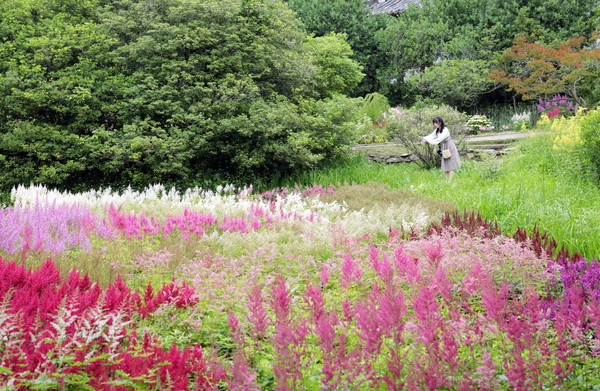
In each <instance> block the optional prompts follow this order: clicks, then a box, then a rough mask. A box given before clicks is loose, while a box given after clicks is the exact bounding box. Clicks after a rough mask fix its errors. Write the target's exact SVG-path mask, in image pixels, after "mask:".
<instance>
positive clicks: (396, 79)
mask: <svg viewBox="0 0 600 391" xmlns="http://www.w3.org/2000/svg"><path fill="white" fill-rule="evenodd" d="M594 5H595V1H594V0H566V1H559V0H548V1H546V0H544V1H541V0H534V1H526V0H498V1H479V0H431V1H424V2H421V4H420V5H419V6H417V5H413V6H409V7H408V8H407V9H406V11H405V12H403V13H401V14H400V15H399V17H398V18H396V19H395V20H394V22H392V23H390V24H389V25H388V27H387V28H386V29H385V30H383V31H382V32H381V33H380V34H379V36H378V37H379V39H380V42H381V45H382V47H384V48H385V49H386V53H388V54H389V56H390V59H391V65H390V67H389V69H388V75H389V80H390V81H392V82H393V84H392V85H390V89H391V90H394V89H395V90H397V91H400V93H399V94H398V97H399V98H402V97H404V98H406V96H403V95H402V91H405V92H406V91H409V92H411V93H412V92H414V90H410V89H409V87H410V86H411V84H405V83H404V81H405V76H407V75H409V74H414V73H417V74H421V73H422V72H423V71H425V69H426V68H428V69H429V70H430V72H433V70H434V69H435V68H436V67H440V68H442V69H440V72H444V73H448V70H449V67H451V66H454V65H456V66H459V65H460V66H464V63H463V62H454V63H446V61H449V60H471V61H478V62H479V61H483V62H485V63H486V66H484V67H480V68H481V72H482V73H480V74H479V75H477V76H476V79H478V80H481V79H482V78H483V76H484V75H485V68H486V67H492V65H493V63H494V60H495V59H496V57H497V56H498V55H499V54H500V53H502V52H503V51H504V50H505V49H506V48H508V47H510V46H511V44H512V41H513V39H514V37H515V36H517V35H522V36H526V37H530V38H531V39H533V40H536V41H539V42H541V43H546V44H550V43H554V42H560V41H564V40H566V39H568V38H570V37H573V36H585V37H588V38H589V37H590V35H591V32H592V31H593V23H591V22H590V15H591V12H592V10H593V8H594ZM458 71H459V70H458V69H457V70H456V72H458ZM436 72H437V71H436ZM438 73H439V72H438ZM473 76H475V75H473ZM452 88H453V87H452V85H448V89H452ZM485 91H487V88H483V89H481V93H483V92H485ZM421 92H422V93H426V91H423V90H421ZM465 103H467V102H465Z"/></svg>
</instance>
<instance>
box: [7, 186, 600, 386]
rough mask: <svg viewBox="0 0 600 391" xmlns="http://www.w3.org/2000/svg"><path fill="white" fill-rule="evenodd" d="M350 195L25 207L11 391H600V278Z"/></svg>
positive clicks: (481, 223) (161, 196) (599, 270)
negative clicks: (357, 201)
mask: <svg viewBox="0 0 600 391" xmlns="http://www.w3.org/2000/svg"><path fill="white" fill-rule="evenodd" d="M339 191H342V189H340V188H339V187H333V186H330V187H319V186H315V187H311V188H305V189H300V188H297V189H293V190H288V189H276V190H273V191H271V192H266V193H260V194H259V193H255V192H254V191H253V189H252V188H245V189H238V188H234V187H224V188H218V189H216V190H215V191H208V190H203V189H190V190H188V191H185V192H177V191H176V190H167V189H165V188H164V187H162V186H159V185H157V186H153V187H150V188H148V189H146V191H143V192H135V191H131V190H128V191H125V192H121V193H117V192H113V191H111V190H110V189H107V190H102V191H97V192H88V193H81V194H71V193H61V192H58V191H54V190H51V189H47V188H45V187H41V186H30V187H19V188H17V189H14V190H13V192H12V201H13V202H12V204H11V206H6V207H4V208H2V210H1V212H0V254H1V259H0V275H1V276H2V278H1V279H0V389H3V390H29V389H44V390H54V389H56V390H67V389H91V390H136V389H145V390H197V389H198V390H199V389H209V390H212V389H214V390H222V389H225V390H263V389H265V390H270V389H273V390H320V389H324V390H373V389H379V390H420V389H452V390H503V389H517V390H529V389H532V390H533V389H535V390H539V389H584V388H590V387H591V388H593V387H594V386H596V387H598V385H600V379H599V378H598V377H597V375H596V374H595V373H596V372H597V371H598V370H599V369H600V359H599V354H600V344H599V342H600V340H599V337H600V334H599V333H598V330H599V326H600V266H599V265H598V262H597V261H596V260H586V259H583V258H582V257H580V256H578V255H577V254H569V253H567V252H566V251H564V250H561V249H560V248H559V247H560V246H558V245H557V244H556V243H555V242H554V241H553V240H552V238H549V237H547V236H546V235H544V234H543V233H540V232H537V231H533V232H525V231H521V230H519V231H517V232H516V234H514V235H505V234H503V233H502V232H500V230H499V229H498V228H497V226H496V225H495V224H494V223H491V222H488V221H485V220H482V219H481V218H479V217H478V216H477V215H476V214H473V213H471V214H468V213H465V214H458V213H449V212H447V213H444V211H443V210H442V209H439V208H432V207H431V205H430V203H428V202H426V201H422V202H415V200H414V199H413V198H411V196H410V194H408V193H405V195H404V196H399V197H396V199H394V200H393V202H389V203H386V204H385V205H380V204H376V203H375V204H372V205H368V206H366V207H364V208H356V207H352V206H351V205H350V203H349V202H348V203H345V202H343V201H340V200H335V199H334V197H333V196H334V195H335V194H336V192H339ZM345 191H347V188H346V189H345Z"/></svg>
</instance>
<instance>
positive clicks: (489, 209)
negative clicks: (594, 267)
mask: <svg viewBox="0 0 600 391" xmlns="http://www.w3.org/2000/svg"><path fill="white" fill-rule="evenodd" d="M586 172H587V168H586V167H579V166H578V161H577V160H576V159H573V160H572V161H569V156H568V155H565V154H561V153H559V152H556V151H553V149H552V140H551V138H550V136H547V135H546V136H535V137H532V138H530V139H528V140H524V141H521V142H520V144H519V147H518V149H517V150H515V151H513V152H512V153H511V154H510V155H509V156H507V157H505V158H503V159H502V160H497V159H483V160H482V161H469V160H466V159H464V160H463V167H462V168H461V169H460V170H458V171H457V173H456V175H455V177H454V180H453V181H452V182H450V183H448V182H446V181H445V178H444V175H443V173H442V172H441V171H440V170H422V169H420V168H418V167H417V166H415V165H409V164H399V165H383V164H378V163H372V162H368V161H365V160H363V159H362V158H360V157H356V158H354V159H351V160H349V161H346V162H342V163H340V164H338V165H336V166H332V167H328V168H326V169H323V170H320V171H311V172H306V173H303V174H302V175H298V176H295V177H289V178H286V182H287V183H286V185H291V184H293V183H298V184H307V185H308V184H322V185H329V184H338V183H344V182H348V183H367V182H371V181H374V182H380V183H386V184H388V185H389V186H390V187H391V188H393V189H411V190H413V191H416V192H420V193H423V194H424V195H427V196H431V197H434V198H437V199H440V200H446V201H452V202H455V203H456V204H457V205H458V206H459V207H460V208H461V209H476V210H479V211H480V213H481V214H482V216H483V217H485V218H487V219H493V220H496V221H497V223H498V226H499V227H500V229H501V230H502V231H503V232H505V233H507V234H512V233H514V232H515V231H516V230H517V228H521V229H526V230H532V229H534V227H537V228H538V229H540V230H542V231H545V232H547V233H548V234H549V235H550V236H551V237H553V238H554V239H555V240H556V241H557V242H558V243H559V245H564V246H565V248H566V249H568V250H569V251H570V252H577V253H580V254H582V255H583V256H584V257H586V258H588V259H593V258H595V259H599V258H600V233H599V227H600V224H599V223H598V222H599V221H600V189H599V188H598V186H597V185H596V184H594V183H593V181H592V180H591V179H589V177H588V176H587V174H586Z"/></svg>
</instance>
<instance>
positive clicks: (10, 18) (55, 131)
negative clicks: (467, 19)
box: [0, 0, 361, 186]
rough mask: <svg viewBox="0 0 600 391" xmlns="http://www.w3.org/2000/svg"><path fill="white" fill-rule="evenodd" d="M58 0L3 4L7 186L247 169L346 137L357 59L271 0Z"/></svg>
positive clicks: (138, 180) (228, 174) (310, 155)
mask: <svg viewBox="0 0 600 391" xmlns="http://www.w3.org/2000/svg"><path fill="white" fill-rule="evenodd" d="M19 2H20V3H19ZM73 2H74V1H73ZM65 3H66V1H63V0H54V1H50V2H44V1H41V0H18V2H15V3H7V2H4V3H2V7H1V8H0V18H1V19H0V21H1V23H0V29H1V30H2V31H6V32H10V33H11V34H5V35H3V37H4V38H3V41H2V42H1V45H0V70H1V71H2V72H1V74H0V91H1V92H2V93H3V94H2V96H1V97H0V110H1V114H2V117H3V118H6V119H7V121H6V122H4V123H3V124H0V163H1V164H2V165H3V173H2V178H1V181H2V183H3V185H4V186H10V185H13V184H16V183H22V182H29V181H34V182H45V183H46V184H50V185H62V184H64V183H66V182H67V181H75V182H77V183H83V184H88V185H89V184H92V185H99V184H104V185H109V184H110V185H118V184H132V185H145V184H148V183H152V182H159V181H160V182H163V183H168V184H178V185H193V184H203V183H204V181H206V180H208V181H215V180H221V181H229V180H236V179H237V180H247V181H251V180H254V179H260V178H265V177H266V176H267V175H273V174H274V173H277V172H281V171H285V170H293V169H301V168H305V167H310V166H314V165H315V164H318V163H320V162H323V161H325V160H327V159H330V158H334V157H335V156H338V155H339V153H340V151H341V150H342V149H343V148H344V146H347V145H348V144H349V143H351V142H352V133H351V125H350V119H351V117H352V113H353V110H352V109H351V107H353V105H355V104H356V103H355V102H354V101H353V100H349V99H347V98H344V97H340V96H338V94H342V93H344V92H346V91H348V90H350V89H352V88H353V87H354V86H355V85H356V84H357V83H358V82H359V81H360V79H361V73H360V67H359V65H358V64H357V63H356V62H354V61H352V60H350V59H349V58H348V56H349V55H350V53H351V52H350V49H349V46H348V44H347V43H346V42H345V41H344V40H343V37H341V36H336V35H334V36H329V37H324V38H322V39H315V38H309V37H306V35H305V32H304V31H303V29H302V28H301V25H300V22H299V21H298V19H297V18H296V17H295V15H294V14H293V13H292V12H291V11H290V10H289V8H288V7H287V6H286V5H285V4H284V3H282V2H281V1H279V0H261V1H259V0H156V1H137V0H115V1H106V2H101V1H98V2H94V1H93V0H90V1H89V2H87V3H86V2H84V3H81V2H78V3H77V5H76V6H75V5H74V6H73V7H70V6H68V5H66V6H65ZM74 3H75V2H74ZM58 5H60V6H62V8H64V9H62V8H61V9H57V7H58ZM55 6H56V7H55ZM13 53H14V54H13ZM332 102H335V104H332ZM219 178H221V179H219Z"/></svg>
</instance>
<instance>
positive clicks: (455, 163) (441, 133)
mask: <svg viewBox="0 0 600 391" xmlns="http://www.w3.org/2000/svg"><path fill="white" fill-rule="evenodd" d="M433 126H435V130H434V131H433V133H431V134H430V135H429V136H425V137H419V140H420V141H421V142H428V143H429V144H431V145H438V144H439V145H440V149H441V150H445V149H449V150H450V157H448V158H444V157H442V171H444V172H445V173H446V179H448V180H449V181H450V180H452V177H453V176H454V170H457V169H458V168H459V167H460V157H459V156H458V149H456V145H455V144H454V141H452V138H451V137H450V131H449V130H448V128H447V127H446V125H444V120H443V119H442V117H435V118H434V119H433Z"/></svg>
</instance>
